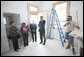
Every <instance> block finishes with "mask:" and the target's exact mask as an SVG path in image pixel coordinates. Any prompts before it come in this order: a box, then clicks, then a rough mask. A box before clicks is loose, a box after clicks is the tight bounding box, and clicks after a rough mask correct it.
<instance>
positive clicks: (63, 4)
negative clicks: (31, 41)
mask: <svg viewBox="0 0 84 57" xmlns="http://www.w3.org/2000/svg"><path fill="white" fill-rule="evenodd" d="M53 5H54V8H55V10H56V12H57V15H58V18H59V21H60V24H61V26H62V28H64V27H63V25H64V24H65V22H66V17H67V16H68V15H69V10H70V2H69V1H68V2H67V1H60V2H56V3H54V4H53ZM54 24H56V23H55V22H54ZM54 27H56V25H55V26H54ZM56 28H57V27H56Z"/></svg>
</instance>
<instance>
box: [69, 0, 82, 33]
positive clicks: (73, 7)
mask: <svg viewBox="0 0 84 57" xmlns="http://www.w3.org/2000/svg"><path fill="white" fill-rule="evenodd" d="M76 10H77V11H78V23H79V26H80V31H81V32H83V1H71V6H70V15H71V16H72V18H73V20H75V21H76V22H77V16H76Z"/></svg>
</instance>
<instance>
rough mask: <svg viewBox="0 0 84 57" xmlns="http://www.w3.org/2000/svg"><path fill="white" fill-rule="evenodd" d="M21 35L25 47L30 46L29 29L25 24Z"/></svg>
mask: <svg viewBox="0 0 84 57" xmlns="http://www.w3.org/2000/svg"><path fill="white" fill-rule="evenodd" d="M21 33H22V37H23V42H24V46H28V44H29V42H28V28H27V26H26V24H25V23H22V27H21Z"/></svg>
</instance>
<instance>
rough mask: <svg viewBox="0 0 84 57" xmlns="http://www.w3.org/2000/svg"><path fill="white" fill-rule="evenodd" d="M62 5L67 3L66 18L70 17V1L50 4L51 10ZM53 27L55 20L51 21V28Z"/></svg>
mask: <svg viewBox="0 0 84 57" xmlns="http://www.w3.org/2000/svg"><path fill="white" fill-rule="evenodd" d="M62 3H67V6H66V16H68V15H70V1H58V2H54V3H53V4H52V8H54V9H55V6H56V5H59V4H62ZM60 22H66V21H60ZM54 25H56V24H55V19H54V20H53V27H54ZM56 29H57V28H56Z"/></svg>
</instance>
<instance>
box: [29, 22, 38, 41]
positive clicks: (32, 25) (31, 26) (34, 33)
mask: <svg viewBox="0 0 84 57" xmlns="http://www.w3.org/2000/svg"><path fill="white" fill-rule="evenodd" d="M30 29H31V34H32V39H33V42H34V36H35V42H37V37H36V36H37V34H36V29H37V26H36V24H35V23H34V21H33V23H32V24H30Z"/></svg>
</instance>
